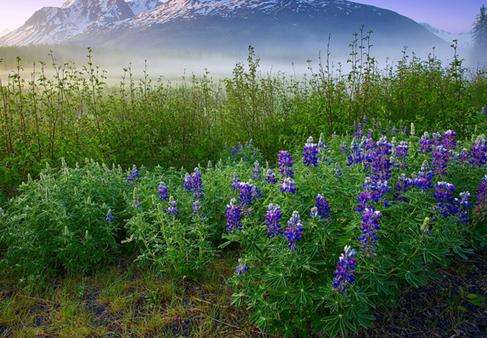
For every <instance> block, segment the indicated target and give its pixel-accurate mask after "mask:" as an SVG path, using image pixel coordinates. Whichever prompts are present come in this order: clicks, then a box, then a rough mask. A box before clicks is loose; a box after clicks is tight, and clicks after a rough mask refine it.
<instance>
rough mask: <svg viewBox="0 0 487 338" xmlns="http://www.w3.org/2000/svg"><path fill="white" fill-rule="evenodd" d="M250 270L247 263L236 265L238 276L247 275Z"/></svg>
mask: <svg viewBox="0 0 487 338" xmlns="http://www.w3.org/2000/svg"><path fill="white" fill-rule="evenodd" d="M248 271H249V267H248V265H247V264H245V263H240V262H239V264H238V265H237V266H236V267H235V274H236V275H237V276H242V275H245V274H246V273H247V272H248Z"/></svg>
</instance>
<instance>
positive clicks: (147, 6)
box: [126, 0, 165, 15]
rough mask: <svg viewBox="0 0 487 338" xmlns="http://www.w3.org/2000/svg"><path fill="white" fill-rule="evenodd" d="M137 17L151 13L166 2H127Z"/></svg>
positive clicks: (153, 0)
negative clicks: (144, 13)
mask: <svg viewBox="0 0 487 338" xmlns="http://www.w3.org/2000/svg"><path fill="white" fill-rule="evenodd" d="M126 2H127V4H128V5H129V6H130V8H131V9H132V12H134V14H135V15H139V14H140V13H143V12H149V11H152V10H153V9H155V8H156V7H158V6H159V5H161V4H162V3H164V2H165V0H126Z"/></svg>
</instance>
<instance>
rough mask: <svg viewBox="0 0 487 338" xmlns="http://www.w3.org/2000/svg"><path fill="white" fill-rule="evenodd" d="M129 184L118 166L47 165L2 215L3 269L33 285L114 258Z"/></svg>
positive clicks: (117, 251)
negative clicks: (71, 166) (55, 166)
mask: <svg viewBox="0 0 487 338" xmlns="http://www.w3.org/2000/svg"><path fill="white" fill-rule="evenodd" d="M127 188H128V187H127V182H126V179H125V175H124V172H123V171H122V169H121V168H119V167H111V168H109V167H107V166H105V165H103V164H98V163H95V162H86V163H85V164H84V165H83V166H76V167H74V168H68V167H67V166H65V165H63V166H62V167H61V168H60V169H53V168H49V167H48V168H46V169H45V170H43V172H42V173H41V175H40V177H39V179H37V180H28V181H27V182H25V183H23V184H22V185H21V186H20V187H19V194H18V195H17V196H16V197H14V198H13V199H12V200H11V201H9V202H8V204H7V206H6V211H5V214H4V215H3V217H2V221H3V222H2V229H1V231H0V243H1V246H3V247H4V248H5V251H4V252H3V253H2V255H1V258H2V261H1V265H2V269H4V270H2V271H8V272H10V273H12V274H13V275H15V276H18V277H19V278H21V279H23V280H24V281H25V282H27V283H33V282H36V281H42V280H45V279H46V278H48V277H51V276H54V275H56V274H59V273H70V274H74V273H89V272H92V271H94V270H96V269H99V268H102V267H104V266H105V265H106V264H107V263H109V262H113V261H114V260H115V259H116V258H117V255H118V254H120V240H121V239H123V238H124V237H125V235H124V230H123V220H124V218H125V216H124V212H125V209H126V207H125V199H124V194H126V192H127Z"/></svg>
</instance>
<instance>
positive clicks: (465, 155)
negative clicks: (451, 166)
mask: <svg viewBox="0 0 487 338" xmlns="http://www.w3.org/2000/svg"><path fill="white" fill-rule="evenodd" d="M469 158H470V153H469V152H468V150H467V149H465V148H463V149H462V150H461V151H460V153H459V154H458V161H460V163H466V162H468V160H469Z"/></svg>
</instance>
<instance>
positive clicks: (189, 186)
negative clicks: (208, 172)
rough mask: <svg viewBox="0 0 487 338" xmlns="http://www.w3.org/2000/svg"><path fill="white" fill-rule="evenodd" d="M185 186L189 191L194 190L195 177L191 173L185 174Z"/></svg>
mask: <svg viewBox="0 0 487 338" xmlns="http://www.w3.org/2000/svg"><path fill="white" fill-rule="evenodd" d="M183 188H184V189H185V190H186V191H189V192H191V191H193V177H191V175H190V174H189V173H186V175H184V180H183Z"/></svg>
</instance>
